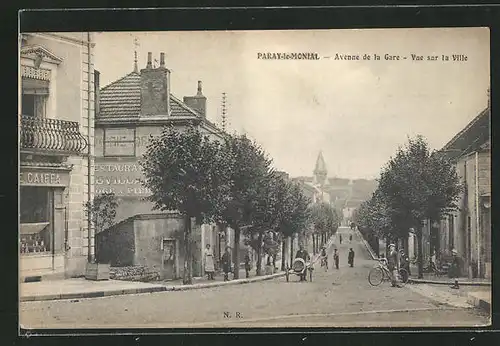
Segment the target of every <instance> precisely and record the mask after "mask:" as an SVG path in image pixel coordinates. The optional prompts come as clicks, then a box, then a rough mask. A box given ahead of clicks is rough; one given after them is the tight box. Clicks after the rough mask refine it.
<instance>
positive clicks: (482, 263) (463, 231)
mask: <svg viewBox="0 0 500 346" xmlns="http://www.w3.org/2000/svg"><path fill="white" fill-rule="evenodd" d="M442 151H443V152H444V153H447V154H448V155H449V156H450V157H451V159H452V160H453V162H454V163H455V167H456V171H457V174H458V176H459V178H460V181H461V183H462V185H463V186H464V191H463V192H462V194H461V195H460V199H459V201H458V205H459V209H458V210H456V211H455V212H453V213H451V214H450V215H448V216H446V217H445V218H444V219H443V220H441V222H440V224H439V228H438V234H439V248H440V251H441V252H442V253H443V254H444V255H447V254H449V252H450V251H451V250H452V249H455V250H457V252H458V255H459V256H460V257H461V258H462V259H463V260H464V268H463V272H464V274H466V275H467V276H469V277H481V278H491V151H490V109H489V108H487V109H486V110H484V111H483V112H481V113H480V114H479V115H478V116H477V117H476V118H474V119H473V120H472V121H471V123H469V125H467V127H466V128H465V129H464V130H462V131H461V132H460V133H458V134H457V135H456V136H455V137H454V138H453V139H452V140H451V141H450V142H449V143H448V144H447V145H446V146H445V147H444V148H443V150H442Z"/></svg>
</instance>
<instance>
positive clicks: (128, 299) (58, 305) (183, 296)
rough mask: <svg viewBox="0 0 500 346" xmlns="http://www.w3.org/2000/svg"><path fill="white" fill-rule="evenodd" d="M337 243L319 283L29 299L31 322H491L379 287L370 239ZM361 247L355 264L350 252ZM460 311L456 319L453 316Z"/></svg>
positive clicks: (24, 308)
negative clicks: (373, 279)
mask: <svg viewBox="0 0 500 346" xmlns="http://www.w3.org/2000/svg"><path fill="white" fill-rule="evenodd" d="M339 232H341V233H343V238H344V241H343V243H342V244H341V245H340V244H338V242H337V243H336V244H335V246H337V248H338V249H339V252H340V269H339V270H336V269H334V268H332V267H333V263H332V262H333V261H332V257H331V256H330V257H329V260H330V263H329V267H330V268H329V270H328V272H325V270H324V269H321V268H319V264H318V265H317V266H316V268H315V270H314V275H313V282H309V281H308V282H299V281H298V277H297V276H291V279H290V282H288V283H287V282H286V280H285V278H284V277H282V278H279V279H275V280H269V281H262V282H257V283H251V284H245V285H234V286H225V287H217V288H209V289H201V290H192V291H184V292H160V293H151V294H139V295H126V296H114V297H104V298H94V299H77V300H63V301H44V302H25V303H21V312H20V313H21V315H20V322H21V324H22V325H23V326H24V327H25V328H90V327H92V328H118V327H121V328H124V327H128V328H140V327H150V328H172V327H182V328H185V327H200V328H201V327H273V326H276V327H278V326H279V327H285V326H289V327H301V326H311V327H312V326H318V327H346V326H353V327H354V326H356V327H362V326H367V327H368V326H385V327H390V326H399V327H401V326H476V325H486V324H488V323H489V317H488V316H487V315H485V314H484V313H481V312H479V310H476V309H472V308H460V307H456V306H450V305H445V304H443V303H440V302H439V301H436V300H432V299H430V298H427V297H426V296H424V295H421V294H419V293H417V292H415V291H414V290H412V289H409V288H408V287H405V288H392V287H391V286H390V284H389V283H382V285H380V286H379V287H372V286H370V284H369V283H368V280H367V275H368V271H369V270H370V268H371V267H373V265H374V263H375V262H374V261H372V260H369V259H368V258H369V255H368V252H367V251H366V248H364V245H363V244H362V242H361V241H360V239H357V236H356V234H354V238H353V242H352V244H349V240H348V238H349V232H350V231H349V230H348V229H347V228H345V227H344V228H340V229H339ZM350 247H352V248H353V249H354V251H355V252H356V258H355V263H354V268H350V267H348V265H347V252H348V250H349V248H350ZM450 317H452V318H450Z"/></svg>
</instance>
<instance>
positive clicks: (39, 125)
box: [19, 27, 492, 330]
mask: <svg viewBox="0 0 500 346" xmlns="http://www.w3.org/2000/svg"><path fill="white" fill-rule="evenodd" d="M19 71H20V74H19V94H20V101H19V153H20V171H19V186H20V187H19V190H20V191H19V196H20V199H19V215H20V216H19V217H20V218H19V268H20V272H19V277H20V280H19V282H20V284H19V291H20V303H19V304H20V327H21V328H22V329H24V330H26V329H28V330H29V329H47V328H50V329H67V330H68V329H70V330H75V329H86V328H98V329H99V328H107V329H109V328H232V330H234V329H233V328H261V327H262V328H268V327H325V328H328V329H327V330H335V328H340V327H473V326H487V325H490V323H491V281H492V279H491V276H492V271H491V187H490V181H491V152H490V141H491V137H490V117H491V115H490V32H489V29H488V28H473V27H471V28H432V29H431V28H429V29H425V28H422V29H362V30H361V29H360V30H353V29H350V30H337V29H336V30H283V31H266V30H262V31H196V32H195V31H184V32H181V31H179V32H176V31H169V32H64V33H63V32H59V33H55V32H46V33H29V32H26V33H22V34H21V35H20V41H19Z"/></svg>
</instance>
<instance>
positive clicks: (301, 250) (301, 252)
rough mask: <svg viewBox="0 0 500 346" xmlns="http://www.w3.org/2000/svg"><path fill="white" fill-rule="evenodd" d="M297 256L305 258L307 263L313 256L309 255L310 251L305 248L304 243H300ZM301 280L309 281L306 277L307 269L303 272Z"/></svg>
mask: <svg viewBox="0 0 500 346" xmlns="http://www.w3.org/2000/svg"><path fill="white" fill-rule="evenodd" d="M295 258H302V259H303V260H304V262H306V263H307V261H309V259H310V258H311V257H310V256H309V253H308V252H307V251H306V250H305V249H304V245H303V244H300V246H299V251H297V253H296V254H295ZM300 281H307V279H306V270H304V274H302V275H301V276H300Z"/></svg>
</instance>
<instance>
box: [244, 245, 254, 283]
mask: <svg viewBox="0 0 500 346" xmlns="http://www.w3.org/2000/svg"><path fill="white" fill-rule="evenodd" d="M251 251H252V250H251V248H250V246H249V247H248V248H247V249H246V252H245V277H246V278H247V279H248V278H249V277H250V270H251V269H252V257H251Z"/></svg>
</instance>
